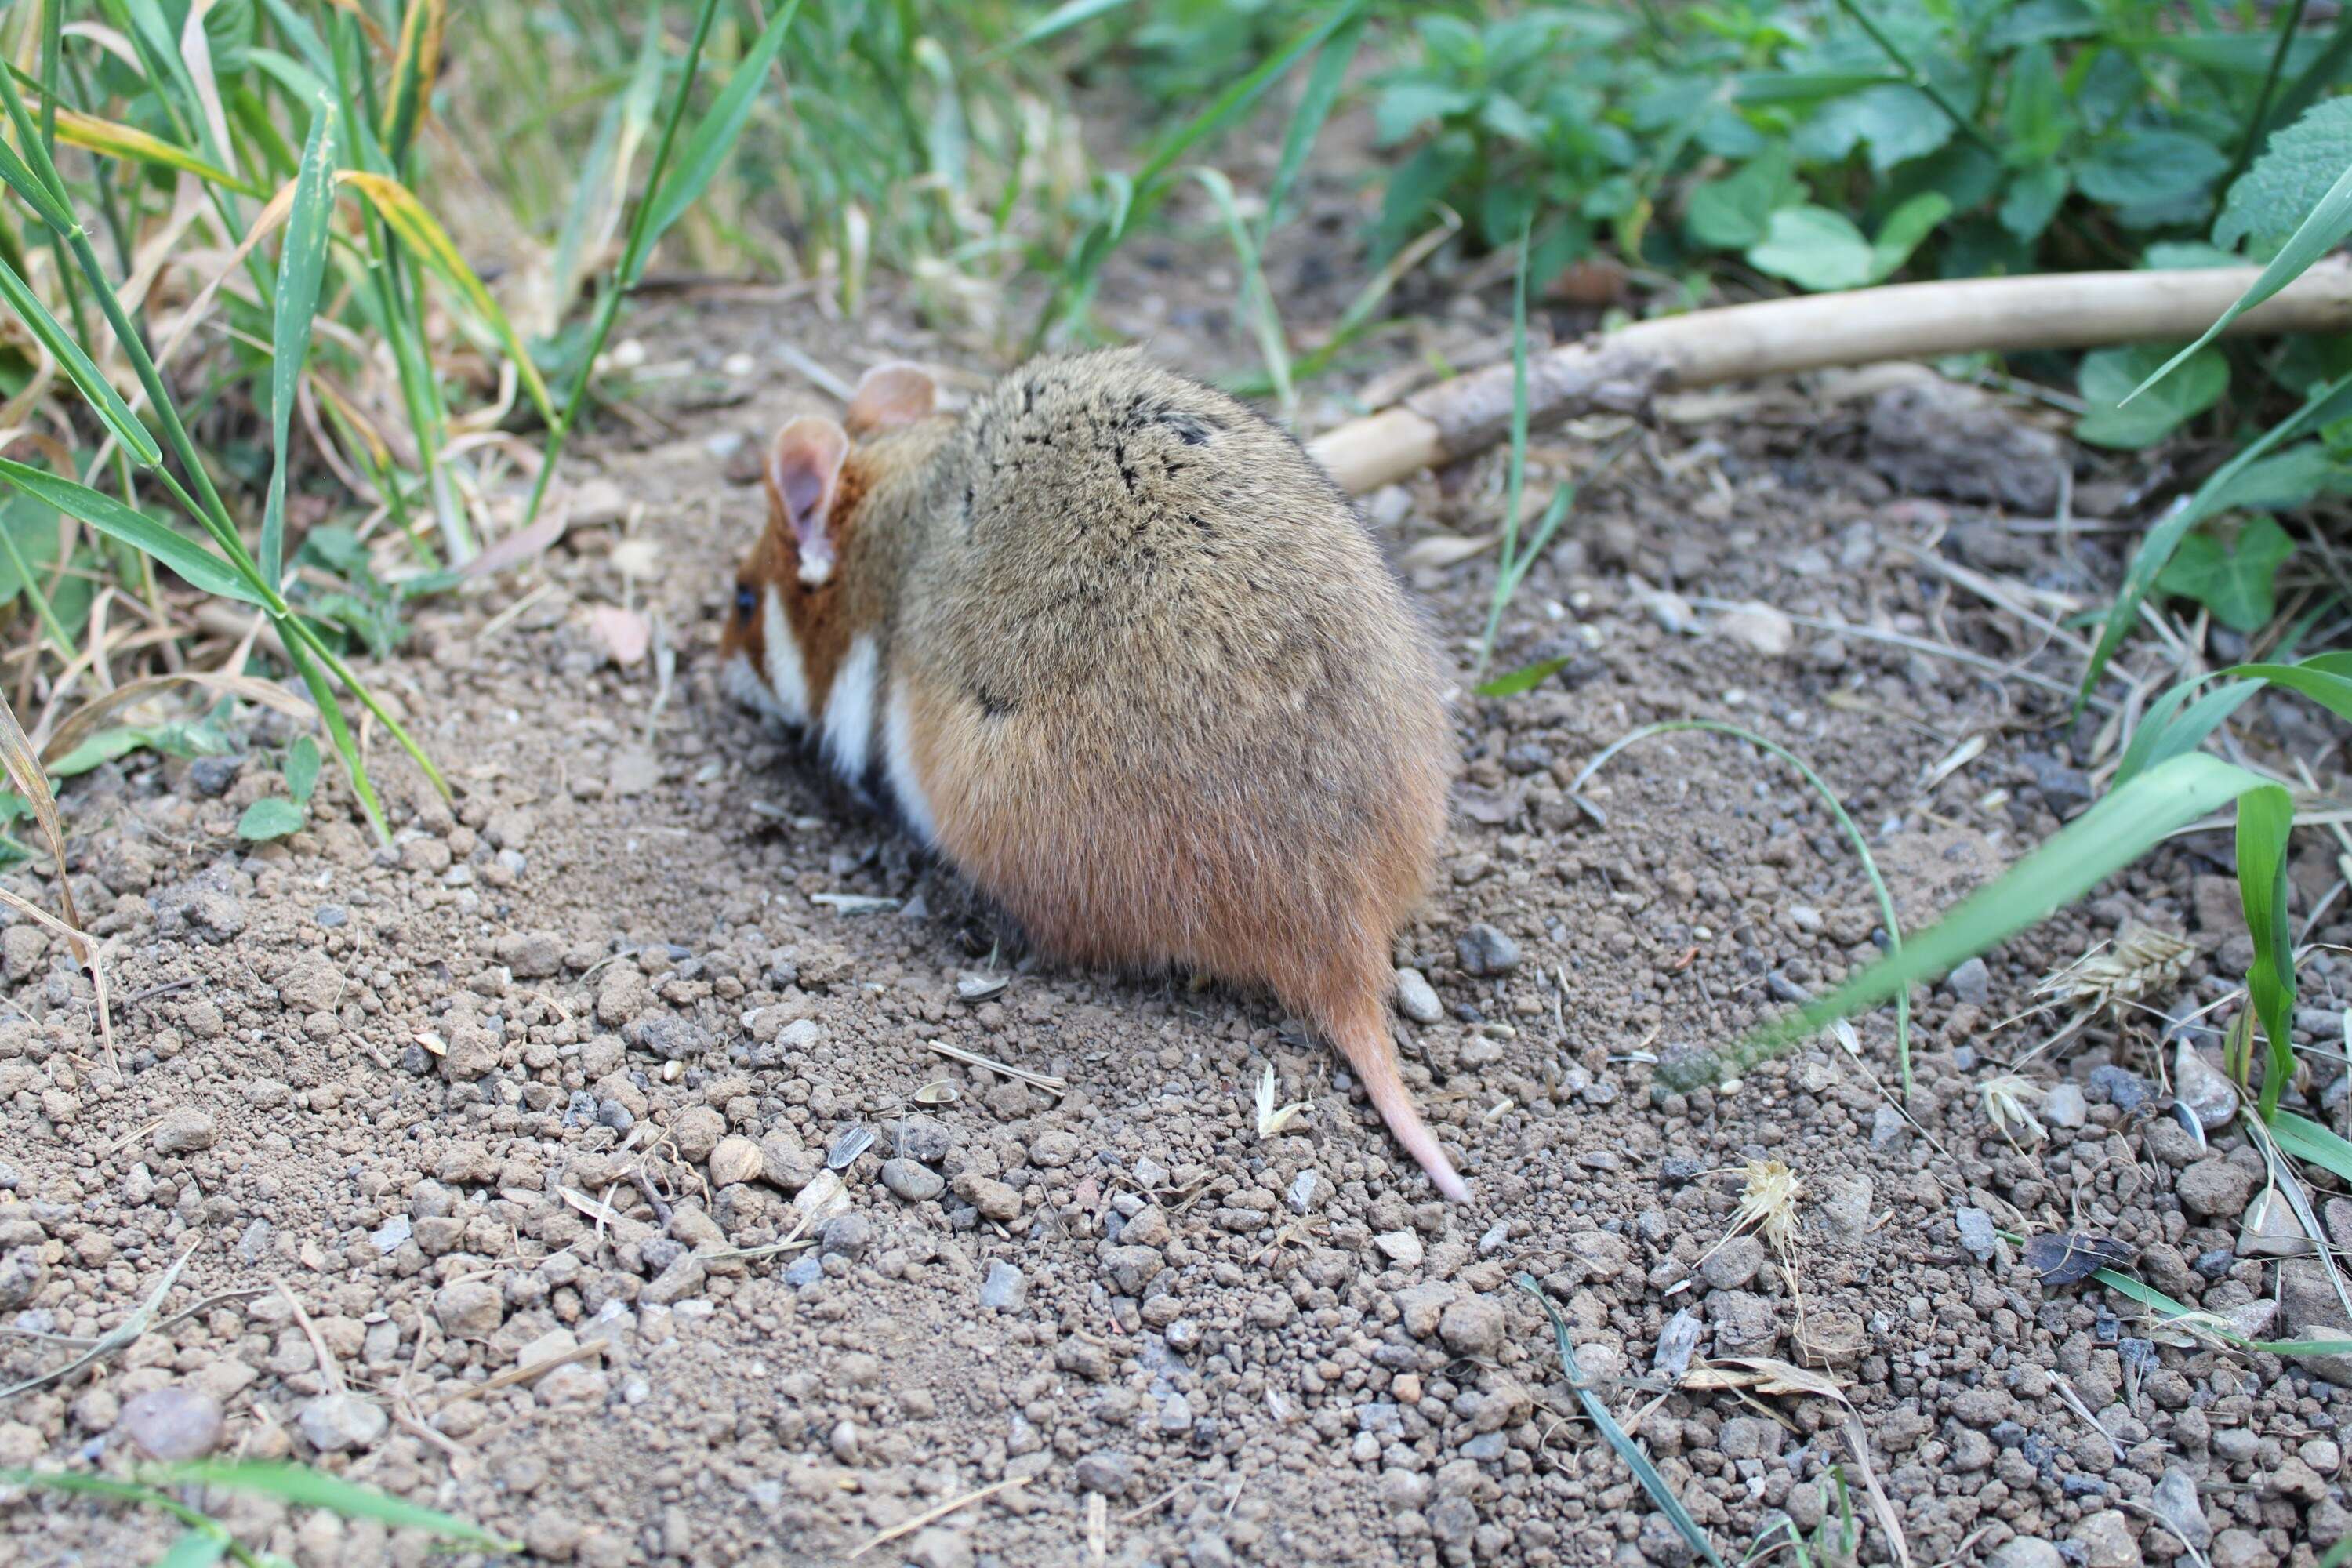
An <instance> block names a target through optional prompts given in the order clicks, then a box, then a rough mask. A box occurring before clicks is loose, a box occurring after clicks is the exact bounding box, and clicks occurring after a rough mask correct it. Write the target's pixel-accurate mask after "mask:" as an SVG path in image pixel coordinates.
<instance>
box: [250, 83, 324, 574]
mask: <svg viewBox="0 0 2352 1568" xmlns="http://www.w3.org/2000/svg"><path fill="white" fill-rule="evenodd" d="M334 210H335V106H334V102H333V100H331V99H327V98H323V97H322V98H320V100H318V101H316V102H314V103H313V104H312V105H311V106H310V136H309V138H308V139H307V140H305V141H304V142H303V143H302V164H301V170H300V172H299V174H296V175H295V177H294V207H293V210H292V211H291V212H290V213H289V214H288V216H287V219H286V237H285V240H284V242H283V245H282V247H281V248H280V249H279V251H278V311H277V321H276V322H275V323H274V325H273V330H272V331H271V334H270V361H269V429H270V437H271V444H270V450H271V452H272V453H273V454H274V456H273V458H272V460H271V463H270V467H269V496H268V500H267V502H266V503H265V504H264V507H263V510H262V514H261V559H260V566H261V580H262V581H263V582H265V583H268V584H270V585H271V586H273V587H275V586H277V584H278V579H279V578H280V577H281V576H282V575H283V574H284V571H285V563H286V463H287V450H286V449H287V447H288V446H289V437H290V436H291V435H292V432H293V420H294V401H295V398H296V396H297V395H298V393H299V389H300V386H301V382H302V366H303V363H304V362H305V361H307V360H308V359H309V358H310V323H311V318H312V317H314V316H316V315H317V314H318V310H319V289H320V283H321V282H322V281H323V280H324V279H325V278H326V275H327V240H328V234H329V228H330V221H329V220H331V218H332V217H333V216H334Z"/></svg>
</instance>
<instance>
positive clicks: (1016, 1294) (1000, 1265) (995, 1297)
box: [980, 1258, 1029, 1312]
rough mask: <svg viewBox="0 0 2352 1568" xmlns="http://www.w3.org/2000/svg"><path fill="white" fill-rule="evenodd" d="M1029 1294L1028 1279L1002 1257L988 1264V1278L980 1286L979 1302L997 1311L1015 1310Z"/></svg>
mask: <svg viewBox="0 0 2352 1568" xmlns="http://www.w3.org/2000/svg"><path fill="white" fill-rule="evenodd" d="M1028 1296H1029V1281H1028V1280H1027V1279H1024V1277H1023V1276H1022V1273H1021V1270H1019V1269H1018V1268H1013V1265H1011V1264H1010V1263H1007V1262H1005V1261H1004V1260H1003V1258H998V1259H996V1260H995V1261H994V1262H992V1263H991V1264H990V1265H989V1266H988V1278H987V1279H986V1280H985V1281H983V1282H982V1285H981V1287H980V1304H981V1305H982V1306H983V1307H986V1308H989V1309H991V1310H994V1311H999V1312H1017V1311H1019V1310H1021V1304H1022V1302H1023V1301H1024V1300H1027V1299H1028Z"/></svg>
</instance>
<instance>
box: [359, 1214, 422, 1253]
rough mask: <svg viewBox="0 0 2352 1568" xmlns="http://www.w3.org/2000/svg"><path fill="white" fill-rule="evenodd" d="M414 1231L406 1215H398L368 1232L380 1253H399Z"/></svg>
mask: <svg viewBox="0 0 2352 1568" xmlns="http://www.w3.org/2000/svg"><path fill="white" fill-rule="evenodd" d="M414 1229H415V1226H413V1225H412V1224H411V1223H410V1221H409V1218H408V1216H407V1215H404V1214H396V1215H393V1216H392V1217H391V1218H390V1219H388V1220H386V1221H384V1222H383V1224H382V1225H380V1226H376V1227H375V1229H373V1230H372V1231H370V1232H368V1240H369V1241H370V1242H371V1243H373V1245H374V1247H375V1249H376V1250H377V1251H378V1252H397V1251H399V1250H400V1244H401V1243H402V1242H404V1241H406V1240H407V1239H408V1237H409V1236H410V1234H411V1233H412V1232H413V1230H414Z"/></svg>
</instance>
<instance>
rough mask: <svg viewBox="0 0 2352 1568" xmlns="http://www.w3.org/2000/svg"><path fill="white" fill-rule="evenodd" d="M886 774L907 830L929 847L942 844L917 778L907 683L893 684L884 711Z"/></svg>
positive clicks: (927, 798) (920, 782) (884, 763)
mask: <svg viewBox="0 0 2352 1568" xmlns="http://www.w3.org/2000/svg"><path fill="white" fill-rule="evenodd" d="M882 773H883V776H884V777H885V778H886V779H887V780H888V781H889V784H890V793H891V794H892V795H896V796H898V813H899V815H900V816H904V817H905V818H906V819H907V826H908V829H909V830H910V831H912V832H913V834H914V835H915V837H917V838H919V839H921V840H922V841H923V843H924V844H926V845H930V844H935V843H937V842H938V841H939V829H938V827H937V826H936V825H935V824H934V823H933V821H932V819H931V802H930V797H929V795H925V794H924V793H923V783H922V780H920V779H919V778H917V777H916V776H915V734H914V718H913V713H912V705H911V704H910V703H909V702H908V699H907V689H906V686H905V684H904V683H903V682H900V681H896V680H894V681H892V682H891V683H890V700H889V701H888V702H887V704H885V706H884V708H883V710H882Z"/></svg>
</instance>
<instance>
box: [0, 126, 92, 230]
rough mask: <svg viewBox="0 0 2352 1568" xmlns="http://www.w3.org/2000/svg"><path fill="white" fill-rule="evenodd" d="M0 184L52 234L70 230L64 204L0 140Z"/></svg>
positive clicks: (68, 217) (70, 219)
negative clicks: (22, 201) (22, 199)
mask: <svg viewBox="0 0 2352 1568" xmlns="http://www.w3.org/2000/svg"><path fill="white" fill-rule="evenodd" d="M0 182H5V183H6V184H7V186H8V188H9V189H10V190H12V191H14V192H16V194H17V195H19V196H21V197H23V198H24V201H25V205H26V206H28V207H31V208H32V209H33V212H34V214H35V216H38V217H39V218H40V220H41V221H42V222H43V223H45V224H47V225H48V226H49V228H50V230H51V231H52V232H54V233H57V234H60V235H62V234H64V233H65V232H66V231H67V230H68V229H69V228H71V227H73V226H74V220H73V216H72V215H71V214H70V213H68V211H67V210H66V207H65V204H64V203H62V202H60V201H59V200H58V198H57V196H56V195H52V194H51V193H50V191H49V189H48V187H47V185H46V184H43V183H42V182H41V179H40V177H39V176H38V175H37V174H34V173H33V170H32V168H31V166H30V165H29V164H27V163H26V162H25V160H23V159H22V158H19V157H18V156H16V149H15V148H14V147H11V146H10V145H8V143H7V142H6V141H5V140H0Z"/></svg>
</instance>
